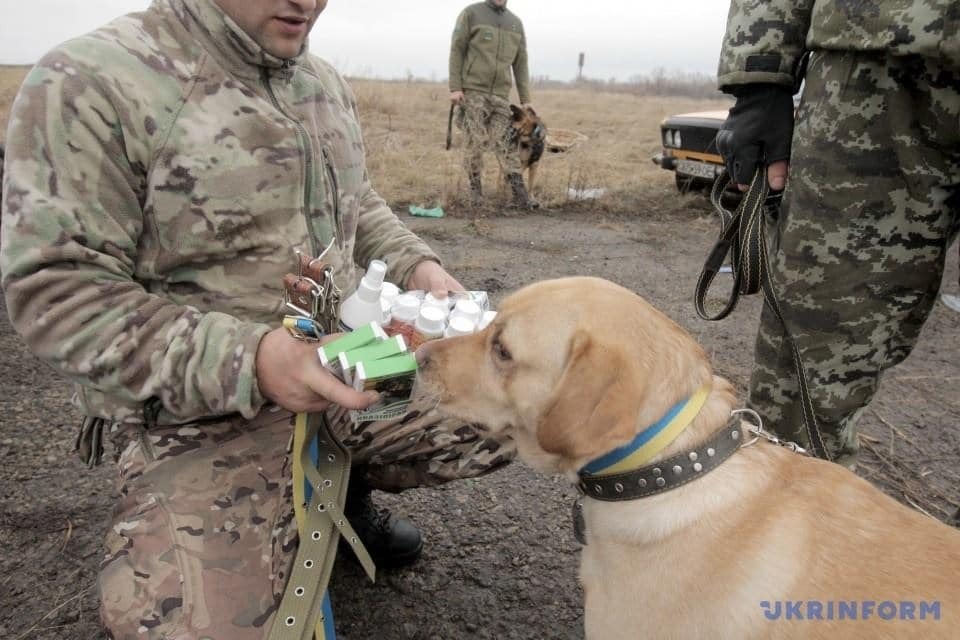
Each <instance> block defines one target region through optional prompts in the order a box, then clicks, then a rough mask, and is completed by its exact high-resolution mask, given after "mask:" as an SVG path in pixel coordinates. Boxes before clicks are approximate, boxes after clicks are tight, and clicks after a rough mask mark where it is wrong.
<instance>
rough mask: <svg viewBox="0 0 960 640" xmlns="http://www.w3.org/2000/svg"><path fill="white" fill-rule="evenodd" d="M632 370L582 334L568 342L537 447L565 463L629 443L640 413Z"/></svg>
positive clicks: (612, 352) (619, 356)
mask: <svg viewBox="0 0 960 640" xmlns="http://www.w3.org/2000/svg"><path fill="white" fill-rule="evenodd" d="M633 371H634V367H633V366H631V363H629V362H627V361H626V359H625V358H624V356H623V355H622V354H621V353H620V352H619V351H618V350H616V349H614V348H610V347H608V346H605V345H603V344H602V343H600V342H599V341H597V340H595V339H593V338H591V337H590V335H589V334H588V333H587V332H585V331H582V330H580V331H577V332H576V333H575V334H574V336H573V338H572V339H571V341H570V352H569V356H568V358H567V363H566V368H565V369H564V371H563V374H562V375H561V376H560V381H559V382H558V383H557V386H556V388H555V389H554V391H553V396H552V397H551V399H550V402H549V404H548V406H547V410H546V411H545V412H544V414H543V417H542V418H541V419H540V423H539V424H538V425H537V442H538V443H539V444H540V447H541V448H543V450H544V451H547V452H548V453H554V454H557V455H559V456H562V457H563V458H565V459H568V460H575V459H579V458H584V457H597V456H600V455H602V454H603V453H606V452H607V451H609V450H610V449H612V448H614V446H616V445H617V444H622V443H623V442H624V441H626V440H629V439H630V438H632V437H633V435H634V431H635V429H636V422H637V417H638V414H639V412H640V392H639V390H638V389H636V388H635V387H636V385H635V384H634V383H633V373H632V372H633Z"/></svg>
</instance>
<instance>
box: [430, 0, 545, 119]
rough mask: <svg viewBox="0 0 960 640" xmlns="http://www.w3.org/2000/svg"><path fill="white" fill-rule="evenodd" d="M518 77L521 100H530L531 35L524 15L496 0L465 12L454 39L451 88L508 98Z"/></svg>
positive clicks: (478, 3) (451, 60)
mask: <svg viewBox="0 0 960 640" xmlns="http://www.w3.org/2000/svg"><path fill="white" fill-rule="evenodd" d="M511 71H512V74H511ZM514 80H516V82H517V94H518V96H519V98H520V102H521V103H523V104H526V103H528V102H530V70H529V67H528V64H527V38H526V35H525V34H524V32H523V23H521V22H520V18H518V17H517V16H516V15H514V14H513V13H512V12H511V11H510V10H509V9H507V6H506V4H504V6H502V7H497V6H496V5H494V4H493V2H492V0H486V1H485V2H477V3H476V4H472V5H470V6H469V7H467V8H466V9H464V10H463V11H461V12H460V15H459V16H458V17H457V24H456V26H455V27H454V29H453V38H452V39H451V41H450V79H449V82H450V91H463V90H467V91H480V92H483V93H492V94H493V95H495V96H499V97H501V98H503V99H504V100H508V99H509V98H510V88H511V87H512V86H513V81H514Z"/></svg>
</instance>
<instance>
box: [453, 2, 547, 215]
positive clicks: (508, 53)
mask: <svg viewBox="0 0 960 640" xmlns="http://www.w3.org/2000/svg"><path fill="white" fill-rule="evenodd" d="M514 81H516V84H517V93H518V94H519V96H520V102H521V103H522V104H523V105H524V106H529V104H530V72H529V69H528V66H527V38H526V36H525V35H524V32H523V23H522V22H520V18H518V17H517V16H515V15H514V14H513V13H512V12H511V11H510V10H509V9H507V0H485V1H484V2H477V3H476V4H472V5H470V6H469V7H467V8H466V9H464V10H463V11H461V12H460V16H459V17H458V18H457V24H456V26H455V27H454V29H453V39H452V41H451V43H450V101H451V102H452V103H453V104H455V105H459V106H460V108H461V115H462V122H463V130H464V134H465V135H466V138H467V139H466V146H465V149H464V157H463V163H464V168H466V170H467V179H468V180H469V182H470V202H471V204H472V205H473V206H479V205H481V204H482V203H483V188H482V186H481V178H480V176H481V173H482V171H483V152H484V151H486V150H492V151H493V152H494V153H495V154H496V156H497V161H498V162H499V163H500V168H501V169H502V170H503V173H504V174H505V175H506V178H507V182H509V184H510V189H511V191H512V192H513V202H514V205H516V206H517V207H520V208H521V209H536V208H537V207H538V206H539V204H538V203H537V202H536V201H535V200H533V199H532V198H531V197H530V195H529V194H528V193H527V188H526V185H524V183H523V175H522V174H521V171H522V169H523V167H522V166H521V163H520V153H519V148H518V147H517V145H515V144H510V130H511V128H512V127H511V126H510V122H511V120H512V119H513V117H512V115H511V113H510V101H509V98H510V88H511V87H512V86H513V82H514Z"/></svg>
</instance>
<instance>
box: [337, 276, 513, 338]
mask: <svg viewBox="0 0 960 640" xmlns="http://www.w3.org/2000/svg"><path fill="white" fill-rule="evenodd" d="M386 271H387V265H386V264H384V263H383V262H381V261H379V260H374V261H372V262H371V263H370V266H369V268H368V269H367V273H366V274H365V275H364V277H363V278H362V279H361V281H360V285H359V286H358V288H357V290H356V291H355V292H354V293H353V294H351V295H350V296H349V297H348V298H347V299H346V300H344V302H343V304H342V305H341V307H340V323H341V327H342V328H343V330H345V331H350V330H352V329H355V328H357V327H359V326H362V325H364V324H367V323H369V322H371V321H375V322H378V323H379V324H380V325H381V326H382V327H383V328H384V330H385V332H386V333H387V335H389V336H394V335H402V336H403V337H404V341H405V342H406V343H407V345H408V347H409V349H410V350H411V351H413V350H415V349H416V348H417V347H418V346H419V345H421V344H423V343H424V342H426V341H427V340H435V339H437V338H451V337H454V336H465V335H469V334H471V333H474V332H476V331H480V330H482V329H483V328H485V327H486V326H487V325H488V324H490V322H491V321H492V320H493V318H494V316H496V315H497V312H496V311H491V310H490V308H489V307H490V305H489V302H488V298H487V294H486V292H485V291H468V292H458V293H452V294H450V295H449V296H447V297H446V298H435V297H434V296H433V295H432V294H430V293H426V294H425V293H424V292H422V291H408V292H406V293H401V292H400V289H399V288H398V287H397V286H396V285H395V284H393V283H390V282H386V281H384V279H383V278H384V276H385V274H386Z"/></svg>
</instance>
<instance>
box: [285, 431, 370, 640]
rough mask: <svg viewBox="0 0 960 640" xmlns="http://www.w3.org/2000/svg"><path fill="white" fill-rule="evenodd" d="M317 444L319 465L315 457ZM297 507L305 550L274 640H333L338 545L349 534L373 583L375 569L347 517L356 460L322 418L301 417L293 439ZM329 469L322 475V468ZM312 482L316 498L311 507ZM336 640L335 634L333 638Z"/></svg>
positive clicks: (290, 581)
mask: <svg viewBox="0 0 960 640" xmlns="http://www.w3.org/2000/svg"><path fill="white" fill-rule="evenodd" d="M314 440H317V449H318V452H319V458H318V461H319V463H315V462H314V460H313V456H312V455H311V447H312V444H313V442H314ZM292 458H293V460H292V463H293V465H292V466H293V501H294V502H293V505H294V513H295V515H296V519H297V531H298V533H299V537H300V544H299V547H298V549H297V555H296V558H295V559H294V562H293V568H292V569H291V571H290V577H289V578H288V580H287V586H286V588H285V589H284V593H283V599H282V600H281V601H280V606H279V608H278V609H277V614H276V616H275V618H274V622H273V625H272V626H271V628H270V634H269V636H268V640H310V639H311V637H312V636H314V634H315V637H316V639H317V640H333V638H332V637H328V634H327V633H326V631H325V629H324V623H325V622H326V621H327V618H326V616H325V615H323V614H322V613H321V605H322V603H323V598H324V593H325V592H326V590H327V584H328V583H329V581H330V573H331V572H332V570H333V561H334V559H335V557H336V553H337V540H338V539H339V537H340V534H343V535H344V537H345V538H346V540H347V541H348V542H349V543H350V546H351V548H352V549H353V551H354V553H356V555H357V558H359V560H360V564H361V565H362V566H363V568H364V569H365V570H366V572H367V575H368V576H370V579H371V580H373V579H374V577H375V567H374V565H373V561H372V560H371V559H370V555H369V554H368V553H367V550H366V549H365V548H364V547H363V544H362V543H360V540H359V538H358V537H357V535H356V533H355V532H354V531H353V528H352V527H351V526H350V523H349V522H347V519H346V518H345V517H344V515H343V504H344V500H345V499H346V495H347V483H348V481H349V478H350V454H349V451H347V449H345V448H344V447H342V446H341V445H340V443H339V442H337V441H336V439H335V438H333V437H332V435H331V434H330V430H329V425H328V424H327V420H326V416H325V415H324V414H322V413H311V414H303V413H301V414H297V418H296V424H295V426H294V435H293V455H292ZM321 465H322V467H323V473H322V474H321V473H320V471H319V469H318V467H319V466H321ZM306 482H309V483H310V487H311V489H312V493H313V495H312V496H311V498H310V501H309V503H307V501H306V486H305V483H306ZM331 635H332V634H331Z"/></svg>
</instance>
